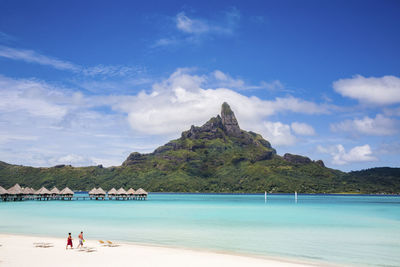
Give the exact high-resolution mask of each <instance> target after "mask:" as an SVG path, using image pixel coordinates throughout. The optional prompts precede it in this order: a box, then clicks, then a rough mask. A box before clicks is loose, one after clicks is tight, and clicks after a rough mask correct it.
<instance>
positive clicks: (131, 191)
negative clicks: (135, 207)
mask: <svg viewBox="0 0 400 267" xmlns="http://www.w3.org/2000/svg"><path fill="white" fill-rule="evenodd" d="M135 193H136V192H135V190H134V189H133V188H132V187H131V188H129V190H128V191H127V192H126V194H127V195H128V199H134V198H135Z"/></svg>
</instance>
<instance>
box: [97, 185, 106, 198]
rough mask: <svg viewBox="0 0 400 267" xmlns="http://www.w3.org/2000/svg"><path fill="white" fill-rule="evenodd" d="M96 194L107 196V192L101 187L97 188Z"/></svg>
mask: <svg viewBox="0 0 400 267" xmlns="http://www.w3.org/2000/svg"><path fill="white" fill-rule="evenodd" d="M96 194H97V195H98V196H105V195H106V191H104V190H103V189H102V188H101V187H99V188H97V190H96Z"/></svg>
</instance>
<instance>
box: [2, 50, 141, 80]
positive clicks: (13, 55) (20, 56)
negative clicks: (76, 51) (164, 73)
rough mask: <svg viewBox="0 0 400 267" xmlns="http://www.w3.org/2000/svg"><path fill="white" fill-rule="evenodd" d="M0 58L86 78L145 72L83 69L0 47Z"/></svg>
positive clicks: (104, 67)
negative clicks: (33, 64) (38, 65)
mask: <svg viewBox="0 0 400 267" xmlns="http://www.w3.org/2000/svg"><path fill="white" fill-rule="evenodd" d="M0 57H4V58H8V59H12V60H21V61H25V62H28V63H36V64H40V65H45V66H50V67H53V68H55V69H58V70H67V71H72V72H74V73H77V74H82V75H85V76H98V75H101V76H108V77H116V76H120V77H126V76H131V75H135V74H137V73H139V72H142V71H143V70H142V69H141V68H139V67H132V66H122V65H97V66H94V67H83V66H80V65H77V64H74V63H72V62H69V61H65V60H60V59H56V58H53V57H49V56H45V55H42V54H40V53H38V52H35V51H33V50H27V49H16V48H11V47H6V46H2V45H0Z"/></svg>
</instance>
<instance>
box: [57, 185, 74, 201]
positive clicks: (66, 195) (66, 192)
mask: <svg viewBox="0 0 400 267" xmlns="http://www.w3.org/2000/svg"><path fill="white" fill-rule="evenodd" d="M73 196H74V192H73V191H72V190H71V189H69V188H68V187H66V188H64V189H63V190H61V192H60V198H61V199H62V200H72V197H73Z"/></svg>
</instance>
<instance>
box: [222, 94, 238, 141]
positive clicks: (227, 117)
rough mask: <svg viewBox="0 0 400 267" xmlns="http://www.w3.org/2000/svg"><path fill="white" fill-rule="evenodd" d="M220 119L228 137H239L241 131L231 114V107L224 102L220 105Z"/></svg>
mask: <svg viewBox="0 0 400 267" xmlns="http://www.w3.org/2000/svg"><path fill="white" fill-rule="evenodd" d="M221 119H222V125H223V126H224V129H225V131H226V133H227V134H228V135H230V136H235V137H240V135H241V130H240V127H239V123H238V121H237V120H236V117H235V113H233V111H232V109H231V107H230V106H229V105H228V103H226V102H224V103H223V104H222V110H221Z"/></svg>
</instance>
